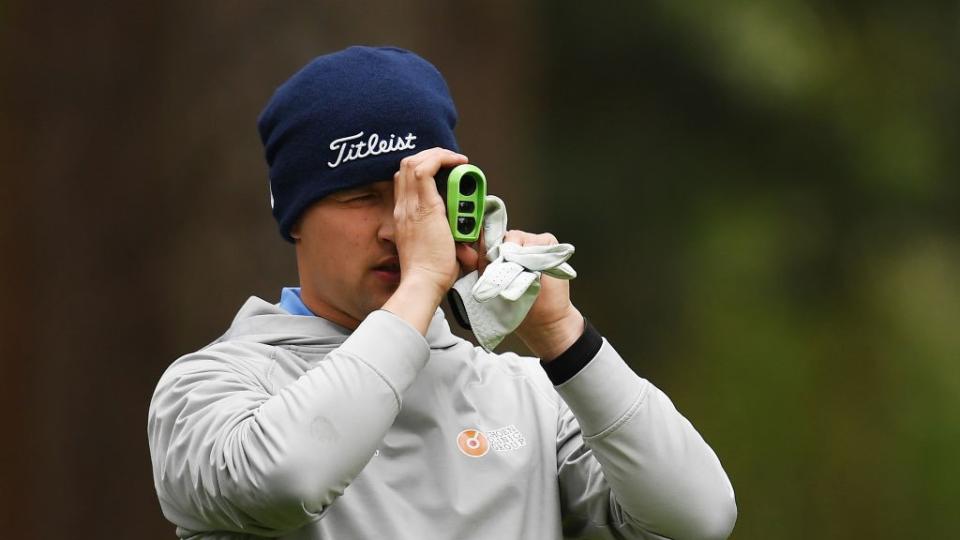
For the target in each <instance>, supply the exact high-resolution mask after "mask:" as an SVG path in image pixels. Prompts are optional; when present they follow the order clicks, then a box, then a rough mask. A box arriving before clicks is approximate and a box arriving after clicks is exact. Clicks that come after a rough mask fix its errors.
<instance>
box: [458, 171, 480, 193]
mask: <svg viewBox="0 0 960 540" xmlns="http://www.w3.org/2000/svg"><path fill="white" fill-rule="evenodd" d="M476 190H477V179H476V178H474V177H473V175H472V174H465V175H463V177H461V178H460V194H461V195H464V196H466V195H473V192H474V191H476Z"/></svg>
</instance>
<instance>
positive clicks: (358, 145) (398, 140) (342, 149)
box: [327, 131, 417, 169]
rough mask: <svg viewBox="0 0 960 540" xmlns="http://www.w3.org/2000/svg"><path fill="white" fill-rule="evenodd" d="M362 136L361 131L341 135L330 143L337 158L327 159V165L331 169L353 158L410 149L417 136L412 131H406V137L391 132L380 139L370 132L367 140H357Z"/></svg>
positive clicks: (414, 146) (413, 145)
mask: <svg viewBox="0 0 960 540" xmlns="http://www.w3.org/2000/svg"><path fill="white" fill-rule="evenodd" d="M362 137H363V132H362V131H361V132H360V133H357V134H356V135H350V136H349V137H343V138H340V139H337V140H335V141H333V142H332V143H330V150H333V151H334V152H337V160H336V161H333V162H330V161H328V162H327V165H329V166H330V168H331V169H333V168H336V167H337V166H339V165H340V164H341V163H346V162H348V161H353V160H355V159H363V158H365V157H368V156H379V155H380V154H386V153H388V152H398V151H400V150H410V149H413V148H416V147H417V145H415V144H413V141H415V140H417V136H416V135H414V134H413V133H407V136H406V137H400V136H397V135H393V134H391V135H390V138H389V139H386V138H384V139H381V138H380V135H377V134H376V133H371V134H370V137H368V138H367V140H365V141H361V140H359V139H360V138H362ZM354 141H357V142H354Z"/></svg>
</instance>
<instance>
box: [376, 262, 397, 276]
mask: <svg viewBox="0 0 960 540" xmlns="http://www.w3.org/2000/svg"><path fill="white" fill-rule="evenodd" d="M374 270H379V271H381V272H396V273H397V274H399V273H400V265H399V264H381V265H380V266H377V267H374Z"/></svg>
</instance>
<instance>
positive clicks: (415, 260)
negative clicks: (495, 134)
mask: <svg viewBox="0 0 960 540" xmlns="http://www.w3.org/2000/svg"><path fill="white" fill-rule="evenodd" d="M463 163H467V156H464V155H462V154H457V153H456V152H452V151H450V150H445V149H443V148H431V149H429V150H424V151H422V152H420V153H418V154H415V155H412V156H408V157H406V158H403V160H401V161H400V170H399V171H397V173H396V174H394V175H393V179H394V185H393V192H394V200H395V205H394V210H393V218H394V227H395V230H396V232H395V236H394V241H395V242H396V245H397V255H398V257H399V258H400V285H399V286H398V287H397V291H396V292H395V293H394V294H393V296H391V297H390V299H389V300H387V302H386V303H385V304H384V305H383V309H386V310H388V311H390V312H392V313H394V314H396V315H398V316H400V317H401V318H403V319H405V320H407V321H408V322H410V323H411V324H413V325H414V326H415V327H416V328H417V329H418V330H420V333H422V334H424V335H425V334H426V329H427V327H428V326H429V324H430V320H431V318H432V317H433V313H434V312H435V311H436V309H437V306H438V305H440V302H441V300H443V296H444V295H445V294H446V293H447V291H448V290H449V289H450V287H451V286H452V285H453V282H454V281H456V279H457V277H458V275H459V267H458V265H457V258H456V255H455V254H456V248H455V247H454V241H453V235H452V234H451V232H450V224H449V223H448V221H447V210H446V204H445V203H444V201H443V199H442V198H441V197H440V193H438V192H437V185H436V182H435V180H434V176H436V174H437V171H439V170H440V169H441V168H442V167H455V166H457V165H460V164H463Z"/></svg>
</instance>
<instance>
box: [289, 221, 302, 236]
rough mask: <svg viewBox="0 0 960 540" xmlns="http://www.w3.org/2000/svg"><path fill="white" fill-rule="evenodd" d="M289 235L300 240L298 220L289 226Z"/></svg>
mask: <svg viewBox="0 0 960 540" xmlns="http://www.w3.org/2000/svg"><path fill="white" fill-rule="evenodd" d="M290 237H291V238H293V239H294V240H300V220H299V219H298V220H297V221H295V222H294V224H293V226H292V227H290Z"/></svg>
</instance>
